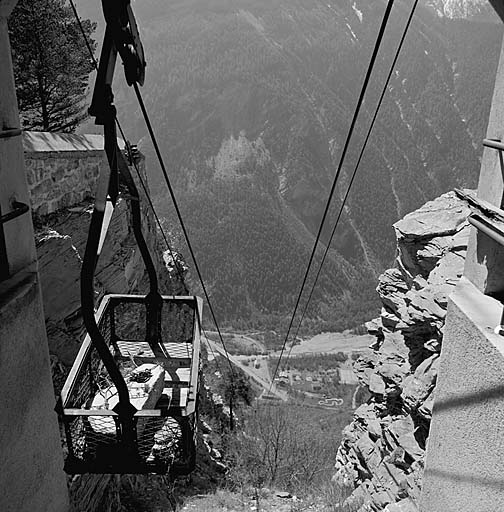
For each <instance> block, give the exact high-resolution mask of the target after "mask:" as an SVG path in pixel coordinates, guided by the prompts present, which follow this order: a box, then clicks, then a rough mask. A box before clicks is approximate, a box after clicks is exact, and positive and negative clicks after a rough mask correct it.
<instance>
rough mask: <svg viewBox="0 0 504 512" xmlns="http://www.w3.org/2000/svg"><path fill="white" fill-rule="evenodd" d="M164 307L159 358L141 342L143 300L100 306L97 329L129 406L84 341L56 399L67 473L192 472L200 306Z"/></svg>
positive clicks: (167, 303) (125, 298)
mask: <svg viewBox="0 0 504 512" xmlns="http://www.w3.org/2000/svg"><path fill="white" fill-rule="evenodd" d="M162 300H163V308H162V313H161V338H162V341H161V343H160V345H161V346H162V349H163V350H164V352H165V354H162V355H161V354H159V353H158V354H155V353H154V352H153V350H152V348H151V346H150V345H149V343H148V342H147V341H145V340H146V337H145V333H146V332H145V331H146V329H145V325H146V316H147V314H146V303H145V302H146V297H145V296H141V295H106V296H105V297H104V298H103V299H102V301H101V304H100V307H99V309H98V312H97V313H96V319H97V325H98V329H99V330H100V333H101V335H102V336H103V339H104V341H105V344H106V346H107V350H110V351H111V354H112V358H113V361H114V364H115V365H116V368H117V371H118V373H119V374H120V375H121V376H122V378H123V379H124V383H125V386H126V389H127V393H128V395H129V404H130V405H128V403H127V402H121V401H120V397H119V390H118V387H117V386H116V385H115V383H114V380H113V379H112V378H111V377H110V375H109V373H108V372H107V369H106V367H105V364H104V362H103V360H102V359H101V358H100V355H99V352H98V350H97V348H96V346H95V345H94V344H93V341H92V339H91V337H90V335H89V334H88V335H87V336H86V338H85V340H84V342H83V344H82V346H81V349H80V351H79V354H78V356H77V358H76V360H75V362H74V365H73V367H72V370H71V372H70V374H69V376H68V378H67V381H66V383H65V386H64V388H63V391H62V396H61V405H62V410H61V415H62V419H63V423H64V429H65V434H66V442H67V449H68V455H67V458H66V461H65V470H66V471H67V472H68V473H72V474H74V473H160V474H165V473H167V472H169V471H170V472H172V473H177V474H185V473H188V472H190V471H191V470H192V469H193V467H194V464H195V434H196V426H197V425H196V421H197V411H196V409H197V393H198V376H199V375H198V373H199V349H200V332H199V318H198V317H199V315H200V312H201V299H199V298H196V297H166V296H164V297H162ZM116 378H117V376H116ZM123 388H124V385H123ZM119 389H120V385H119Z"/></svg>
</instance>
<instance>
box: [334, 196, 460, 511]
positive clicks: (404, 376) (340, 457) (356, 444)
mask: <svg viewBox="0 0 504 512" xmlns="http://www.w3.org/2000/svg"><path fill="white" fill-rule="evenodd" d="M468 214H469V207H468V205H467V203H466V202H465V201H464V199H463V198H462V195H457V194H456V193H455V192H450V193H448V194H444V195H443V196H441V197H439V198H438V199H436V200H434V201H431V202H429V203H427V204H426V205H424V206H423V207H421V208H420V209H419V210H417V211H415V212H413V213H410V214H409V215H407V216H406V217H404V219H402V220H401V221H399V222H397V223H396V224H395V225H394V228H395V232H396V237H397V242H398V256H397V264H396V266H395V267H394V268H392V269H389V270H386V271H385V272H384V273H383V274H382V275H381V276H380V278H379V284H378V288H377V291H378V294H379V296H380V299H381V302H382V305H383V307H382V312H381V316H380V318H378V319H376V320H374V321H372V322H370V323H369V324H368V329H369V332H370V333H371V334H374V335H376V342H375V343H374V344H373V345H372V346H371V349H372V350H371V351H370V353H369V354H365V355H363V356H362V357H361V358H360V359H358V360H357V361H356V362H355V365H354V371H355V372H356V374H357V377H358V379H359V381H360V383H361V385H363V386H365V387H366V388H368V389H369V392H370V393H371V398H370V400H369V401H368V402H367V403H365V404H363V405H361V406H360V407H359V408H358V409H357V410H356V411H355V414H354V420H353V422H352V423H351V424H350V425H349V426H348V427H346V428H345V430H344V432H343V441H342V443H341V446H340V447H339V449H338V454H337V461H336V470H337V472H336V474H335V477H334V480H335V481H336V482H337V483H339V484H340V485H342V486H344V487H346V488H347V490H348V497H347V499H346V505H347V506H348V507H349V509H350V510H355V511H359V512H366V511H381V510H386V511H388V512H400V511H402V512H410V511H415V510H417V507H416V500H417V498H418V496H419V492H420V489H421V480H422V473H423V461H424V450H425V446H426V441H427V438H428V434H429V425H430V420H431V415H432V406H433V393H434V390H435V385H436V377H437V369H438V363H439V353H440V349H441V345H442V338H443V325H444V319H445V314H446V308H447V302H448V296H449V294H450V293H451V291H452V290H453V288H454V286H455V285H456V283H457V280H458V279H459V278H460V276H461V275H462V273H463V265H464V257H465V252H466V245H467V238H468V234H469V225H468V223H467V221H466V219H467V216H468Z"/></svg>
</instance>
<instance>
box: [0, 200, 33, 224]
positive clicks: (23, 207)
mask: <svg viewBox="0 0 504 512" xmlns="http://www.w3.org/2000/svg"><path fill="white" fill-rule="evenodd" d="M12 208H13V210H12V211H11V212H9V213H6V214H5V215H2V216H1V217H0V224H2V225H3V224H6V223H7V222H9V221H11V220H14V219H17V218H18V217H20V216H21V215H23V214H24V213H26V212H28V211H29V209H30V207H29V206H28V205H27V204H24V203H20V202H19V201H13V202H12Z"/></svg>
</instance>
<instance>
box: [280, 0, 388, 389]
mask: <svg viewBox="0 0 504 512" xmlns="http://www.w3.org/2000/svg"><path fill="white" fill-rule="evenodd" d="M393 5H394V0H388V3H387V7H386V8H385V13H384V15H383V19H382V22H381V25H380V30H379V32H378V36H377V39H376V42H375V46H374V49H373V53H372V55H371V60H370V62H369V64H368V68H367V71H366V76H365V78H364V82H363V84H362V88H361V91H360V94H359V99H358V100H357V105H356V107H355V111H354V114H353V118H352V122H351V124H350V129H349V131H348V134H347V138H346V141H345V145H344V146H343V151H342V153H341V156H340V161H339V164H338V168H337V171H336V175H335V176H334V179H333V182H332V186H331V190H330V192H329V196H328V198H327V201H326V206H325V209H324V214H323V215H322V220H321V221H320V225H319V229H318V232H317V236H316V238H315V243H314V244H313V249H312V252H311V255H310V259H309V261H308V265H307V267H306V271H305V274H304V277H303V282H302V284H301V289H300V290H299V293H298V296H297V299H296V304H295V306H294V311H293V313H292V316H291V319H290V322H289V327H288V329H287V334H286V335H285V339H284V341H283V344H282V350H281V351H280V357H279V358H278V361H277V364H276V367H275V371H274V373H273V379H272V381H271V385H272V384H273V382H274V380H275V377H276V374H277V372H278V368H279V366H280V362H281V360H282V356H283V353H284V351H285V347H286V345H287V341H288V339H289V334H290V331H291V329H292V325H293V323H294V319H295V318H296V313H297V309H298V307H299V303H300V301H301V297H302V295H303V291H304V288H305V285H306V281H307V279H308V275H309V273H310V269H311V266H312V264H313V260H314V258H315V253H316V251H317V246H318V244H319V241H320V237H321V235H322V229H323V227H324V224H325V221H326V218H327V215H328V213H329V207H330V205H331V201H332V198H333V195H334V192H335V190H336V184H337V183H338V179H339V177H340V174H341V171H342V169H343V162H344V160H345V157H346V154H347V151H348V148H349V145H350V140H351V138H352V135H353V131H354V128H355V125H356V122H357V118H358V116H359V113H360V109H361V107H362V104H363V101H364V95H365V93H366V91H367V87H368V84H369V80H370V78H371V73H372V71H373V68H374V64H375V61H376V58H377V56H378V51H379V49H380V46H381V42H382V40H383V35H384V33H385V28H386V27H387V24H388V20H389V17H390V13H391V11H392V7H393Z"/></svg>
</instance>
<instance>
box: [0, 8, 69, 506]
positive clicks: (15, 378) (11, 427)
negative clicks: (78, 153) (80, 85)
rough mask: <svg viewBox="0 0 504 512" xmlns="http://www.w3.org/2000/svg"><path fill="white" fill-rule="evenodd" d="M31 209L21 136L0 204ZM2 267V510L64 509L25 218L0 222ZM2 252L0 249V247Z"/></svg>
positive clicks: (5, 87)
mask: <svg viewBox="0 0 504 512" xmlns="http://www.w3.org/2000/svg"><path fill="white" fill-rule="evenodd" d="M15 4H16V0H0V69H1V70H2V72H1V73H0V131H2V132H4V131H5V130H9V129H13V128H19V116H18V111H17V101H16V95H15V88H14V79H13V75H12V63H11V57H10V45H9V39H8V31H7V18H8V16H9V14H10V13H11V11H12V9H13V8H14V6H15ZM13 201H19V202H22V203H25V204H29V196H28V187H27V183H26V176H25V171H24V162H23V147H22V141H21V137H20V136H14V137H7V138H0V207H1V211H2V214H6V213H8V212H10V211H11V210H12V208H13V205H12V203H13ZM4 234H5V246H6V253H7V259H8V269H6V268H3V269H2V270H4V272H3V273H2V275H5V274H7V272H5V271H7V270H8V277H5V278H3V280H2V281H1V282H0V390H1V396H2V398H1V400H0V402H1V404H2V407H1V410H2V414H1V415H0V490H1V492H0V510H1V511H2V512H4V511H5V512H64V511H67V510H68V493H67V488H66V481H65V475H64V473H63V458H62V450H61V443H60V437H59V430H58V422H57V417H56V414H55V412H54V405H55V398H54V393H53V388H52V382H51V371H50V364H49V352H48V348H47V339H46V333H45V324H44V314H43V308H42V300H41V293H40V286H39V278H38V273H37V263H36V252H35V245H34V239H33V226H32V222H31V216H30V214H29V213H25V214H24V215H21V216H20V217H18V218H16V219H14V220H12V221H10V222H9V223H7V224H5V225H4ZM0 250H1V249H0Z"/></svg>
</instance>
